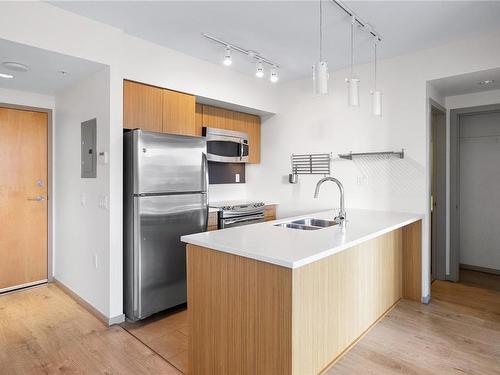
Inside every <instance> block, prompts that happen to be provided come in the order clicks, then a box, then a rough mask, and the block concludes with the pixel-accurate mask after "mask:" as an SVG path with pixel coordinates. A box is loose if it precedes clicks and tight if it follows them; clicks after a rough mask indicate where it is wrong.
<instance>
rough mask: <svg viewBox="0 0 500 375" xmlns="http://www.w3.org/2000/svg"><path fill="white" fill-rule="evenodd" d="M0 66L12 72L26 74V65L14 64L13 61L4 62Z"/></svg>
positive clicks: (27, 68)
mask: <svg viewBox="0 0 500 375" xmlns="http://www.w3.org/2000/svg"><path fill="white" fill-rule="evenodd" d="M2 66H3V67H4V68H6V69H9V70H13V71H14V72H27V71H28V70H29V67H28V66H27V65H24V64H21V63H18V62H15V61H5V62H3V63H2Z"/></svg>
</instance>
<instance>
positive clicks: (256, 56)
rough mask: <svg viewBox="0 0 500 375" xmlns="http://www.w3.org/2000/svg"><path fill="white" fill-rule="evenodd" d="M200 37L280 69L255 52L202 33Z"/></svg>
mask: <svg viewBox="0 0 500 375" xmlns="http://www.w3.org/2000/svg"><path fill="white" fill-rule="evenodd" d="M202 35H203V36H204V37H205V38H207V39H210V40H211V41H213V42H216V43H219V44H222V45H223V46H225V47H230V48H231V50H233V51H238V52H240V53H242V54H244V55H247V56H249V57H251V58H253V59H255V60H257V61H261V62H263V63H265V64H267V65H270V66H273V67H275V68H279V67H280V66H279V65H278V64H276V63H274V62H272V61H271V60H269V59H267V58H265V57H264V56H261V55H259V53H258V52H255V51H252V50H249V49H245V48H243V47H240V46H237V45H235V44H233V43H229V42H226V41H224V40H222V39H219V38H217V37H215V36H212V35H208V34H205V33H203V34H202Z"/></svg>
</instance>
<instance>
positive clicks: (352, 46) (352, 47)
mask: <svg viewBox="0 0 500 375" xmlns="http://www.w3.org/2000/svg"><path fill="white" fill-rule="evenodd" d="M354 22H356V19H355V18H354V17H352V19H351V78H352V76H353V71H354Z"/></svg>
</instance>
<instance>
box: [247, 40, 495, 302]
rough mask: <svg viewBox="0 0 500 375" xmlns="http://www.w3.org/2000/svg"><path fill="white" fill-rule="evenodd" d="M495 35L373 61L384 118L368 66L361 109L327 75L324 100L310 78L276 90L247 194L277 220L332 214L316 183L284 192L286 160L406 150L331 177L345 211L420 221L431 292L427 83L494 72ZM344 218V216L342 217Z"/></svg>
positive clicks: (337, 170) (344, 167)
mask: <svg viewBox="0 0 500 375" xmlns="http://www.w3.org/2000/svg"><path fill="white" fill-rule="evenodd" d="M499 43H500V33H498V32H497V33H494V34H490V35H486V36H481V37H476V38H473V39H469V40H462V41H459V42H455V43H452V44H448V45H445V46H441V47H438V48H433V49H428V50H422V51H418V52H416V53H412V54H408V55H404V56H399V57H395V58H392V59H387V60H383V61H380V62H379V65H378V70H379V77H378V88H379V89H380V90H382V92H383V93H384V96H383V116H382V117H381V118H376V117H373V116H371V114H370V89H371V88H372V87H371V85H372V71H373V70H372V66H371V65H362V66H358V67H356V73H358V75H359V76H360V78H361V94H360V96H361V107H360V108H349V107H347V103H346V102H347V98H346V97H347V93H346V85H345V82H344V78H345V77H346V74H347V71H345V70H344V71H336V72H333V74H332V76H333V79H331V84H330V95H328V96H325V97H317V96H314V95H312V94H311V81H310V79H307V80H303V81H299V82H292V83H289V84H281V85H280V86H279V90H280V93H279V101H278V114H277V115H276V116H274V117H273V118H271V119H269V120H268V121H267V122H266V124H265V126H264V127H263V129H262V142H263V143H262V163H261V165H259V166H258V167H256V168H255V169H252V170H250V171H249V172H250V173H249V175H248V180H249V188H250V189H249V194H250V195H255V196H262V195H263V194H265V195H266V197H269V199H271V200H276V201H278V202H280V206H279V209H278V215H279V216H281V217H283V216H288V215H291V214H294V213H298V212H306V211H310V210H311V209H319V208H326V207H338V192H337V191H336V187H335V186H334V185H333V184H331V185H330V186H328V187H327V186H326V185H325V187H324V189H323V190H322V193H321V195H320V198H319V199H318V200H314V199H313V192H314V185H315V183H316V181H317V180H318V178H319V177H318V176H316V177H313V176H299V179H300V182H299V184H297V185H290V184H289V183H288V182H287V180H286V175H287V174H288V173H290V154H291V153H294V152H295V153H299V152H300V153H302V152H304V153H307V152H330V151H331V152H333V154H334V155H336V154H338V153H344V152H349V151H351V150H352V151H354V152H356V151H358V152H360V151H361V152H362V151H380V150H382V151H383V150H399V149H401V148H404V149H405V159H404V160H392V161H390V162H366V163H363V162H357V163H356V162H351V161H344V160H338V159H337V160H334V162H333V164H332V166H333V175H334V176H337V177H339V178H340V179H341V180H342V181H343V183H344V185H345V190H346V204H347V207H348V208H352V207H356V208H358V207H359V208H370V209H383V210H397V211H414V212H419V213H424V214H425V217H426V218H425V220H424V235H423V240H424V252H423V256H422V262H423V263H422V264H423V270H422V277H423V294H424V296H426V295H428V294H429V293H430V283H429V279H430V277H429V275H430V246H429V240H430V227H429V224H430V220H429V215H430V212H429V204H428V202H429V199H430V173H429V171H430V166H429V138H430V136H429V134H430V128H429V127H430V124H429V110H430V108H429V105H428V99H429V98H433V99H434V100H436V101H437V102H438V103H440V104H445V98H444V97H443V96H442V95H440V94H439V92H437V91H436V90H435V89H434V87H432V85H431V86H429V85H427V82H428V81H430V80H433V79H436V78H442V77H446V76H453V75H457V74H463V73H468V72H472V71H478V70H484V69H488V68H495V67H498V66H499V65H500V63H499V61H500V50H498V49H497V50H492V49H491V45H498V44H499ZM347 213H349V211H347Z"/></svg>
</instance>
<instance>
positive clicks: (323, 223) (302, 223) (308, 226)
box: [274, 217, 338, 230]
mask: <svg viewBox="0 0 500 375" xmlns="http://www.w3.org/2000/svg"><path fill="white" fill-rule="evenodd" d="M334 225H338V223H337V222H336V221H333V220H323V219H315V218H313V217H307V218H304V219H298V220H292V221H287V222H284V223H279V224H274V226H275V227H282V228H290V229H298V230H317V229H322V228H328V227H331V226H334Z"/></svg>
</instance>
